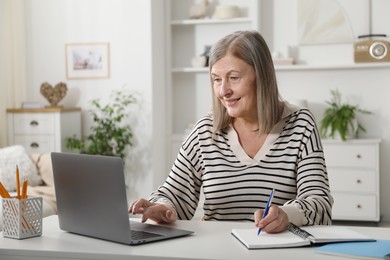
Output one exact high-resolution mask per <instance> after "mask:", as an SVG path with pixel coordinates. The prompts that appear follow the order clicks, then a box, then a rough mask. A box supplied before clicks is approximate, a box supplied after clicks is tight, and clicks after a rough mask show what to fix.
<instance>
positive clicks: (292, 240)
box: [232, 229, 310, 249]
mask: <svg viewBox="0 0 390 260" xmlns="http://www.w3.org/2000/svg"><path fill="white" fill-rule="evenodd" d="M232 234H233V235H234V236H235V237H236V238H237V239H238V240H240V241H241V242H242V243H243V244H244V245H245V246H246V247H247V248H249V249H261V248H282V247H297V246H304V245H310V241H309V240H304V239H302V238H300V237H299V236H296V235H294V234H293V233H291V232H290V231H284V232H282V233H277V234H268V233H267V232H265V231H264V232H261V233H260V235H257V229H233V230H232Z"/></svg>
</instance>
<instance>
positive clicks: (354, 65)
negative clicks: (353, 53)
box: [275, 62, 390, 71]
mask: <svg viewBox="0 0 390 260" xmlns="http://www.w3.org/2000/svg"><path fill="white" fill-rule="evenodd" d="M372 68H390V63H389V62H388V63H384V62H382V63H346V64H316V65H306V64H296V65H276V66H275V70H276V71H292V70H335V69H372Z"/></svg>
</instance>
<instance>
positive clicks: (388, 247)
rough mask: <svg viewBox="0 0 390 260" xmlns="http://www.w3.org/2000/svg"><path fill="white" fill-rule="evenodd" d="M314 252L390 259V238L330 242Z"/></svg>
mask: <svg viewBox="0 0 390 260" xmlns="http://www.w3.org/2000/svg"><path fill="white" fill-rule="evenodd" d="M314 252H316V253H319V254H325V255H335V256H343V257H351V258H358V259H390V240H377V241H374V242H347V243H337V244H328V245H323V246H320V247H318V248H317V249H316V250H315V251H314ZM386 257H388V258H386Z"/></svg>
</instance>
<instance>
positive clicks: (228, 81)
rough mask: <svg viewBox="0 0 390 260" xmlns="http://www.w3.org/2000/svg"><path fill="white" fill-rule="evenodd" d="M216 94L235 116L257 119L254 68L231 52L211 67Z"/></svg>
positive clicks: (229, 112)
mask: <svg viewBox="0 0 390 260" xmlns="http://www.w3.org/2000/svg"><path fill="white" fill-rule="evenodd" d="M211 79H212V82H213V89H214V94H215V96H216V97H217V98H218V99H219V100H220V101H221V103H222V104H223V106H224V107H225V108H226V110H227V112H228V114H229V115H230V116H231V117H234V118H243V119H247V120H251V119H252V120H253V119H256V120H257V109H256V74H255V71H254V68H253V67H252V66H251V65H249V64H247V63H246V62H244V61H243V60H241V59H239V58H237V57H234V56H232V55H230V54H228V55H226V56H225V57H223V58H221V59H220V60H218V61H217V62H216V63H214V65H213V67H212V68H211Z"/></svg>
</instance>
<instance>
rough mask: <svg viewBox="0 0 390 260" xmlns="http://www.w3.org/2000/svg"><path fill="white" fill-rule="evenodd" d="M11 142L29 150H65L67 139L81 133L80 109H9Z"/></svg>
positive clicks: (35, 151)
mask: <svg viewBox="0 0 390 260" xmlns="http://www.w3.org/2000/svg"><path fill="white" fill-rule="evenodd" d="M7 114H8V145H15V144H20V145H23V146H24V147H25V148H26V150H27V152H29V153H40V152H61V151H66V147H65V138H67V137H73V136H76V137H77V138H80V136H81V109H80V108H42V109H7Z"/></svg>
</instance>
